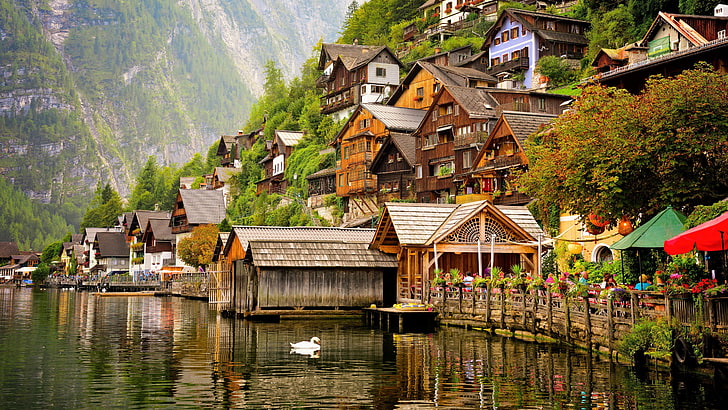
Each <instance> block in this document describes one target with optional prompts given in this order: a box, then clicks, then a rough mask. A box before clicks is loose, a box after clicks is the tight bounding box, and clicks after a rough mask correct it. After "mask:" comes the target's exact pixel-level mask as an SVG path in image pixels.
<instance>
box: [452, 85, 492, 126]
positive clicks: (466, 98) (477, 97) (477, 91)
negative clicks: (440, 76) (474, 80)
mask: <svg viewBox="0 0 728 410" xmlns="http://www.w3.org/2000/svg"><path fill="white" fill-rule="evenodd" d="M445 90H446V91H447V92H449V93H450V95H452V98H454V99H455V101H457V102H458V104H460V106H461V107H462V108H463V109H464V110H465V111H467V112H468V115H469V116H470V117H471V118H473V117H495V115H496V114H495V108H496V107H497V106H498V102H497V101H496V100H495V99H494V98H493V97H491V96H490V95H489V94H488V91H487V90H486V89H483V88H470V87H457V86H445Z"/></svg>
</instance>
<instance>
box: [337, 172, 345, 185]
mask: <svg viewBox="0 0 728 410" xmlns="http://www.w3.org/2000/svg"><path fill="white" fill-rule="evenodd" d="M338 182H339V186H341V187H343V186H344V174H339V181H338Z"/></svg>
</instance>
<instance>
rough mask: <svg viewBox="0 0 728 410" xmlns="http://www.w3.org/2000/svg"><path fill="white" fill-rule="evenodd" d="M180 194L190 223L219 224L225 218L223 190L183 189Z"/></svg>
mask: <svg viewBox="0 0 728 410" xmlns="http://www.w3.org/2000/svg"><path fill="white" fill-rule="evenodd" d="M179 195H180V196H181V197H182V203H183V206H184V209H185V213H186V214H187V223H188V224H189V225H201V224H219V223H220V222H222V220H223V219H225V200H224V198H223V193H222V191H218V190H210V189H181V190H179Z"/></svg>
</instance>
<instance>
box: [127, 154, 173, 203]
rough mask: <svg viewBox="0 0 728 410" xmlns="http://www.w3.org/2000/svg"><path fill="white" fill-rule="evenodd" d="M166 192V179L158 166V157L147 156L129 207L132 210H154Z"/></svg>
mask: <svg viewBox="0 0 728 410" xmlns="http://www.w3.org/2000/svg"><path fill="white" fill-rule="evenodd" d="M165 194H166V192H165V190H164V181H163V179H162V178H161V175H160V169H159V167H158V166H157V159H156V158H155V157H153V156H149V157H148V158H147V162H146V164H144V167H143V168H142V169H141V171H139V175H138V176H137V178H136V185H135V186H134V189H132V192H131V199H130V200H129V208H130V209H132V210H154V209H155V207H156V206H159V203H160V202H161V201H162V200H163V196H164V195H165Z"/></svg>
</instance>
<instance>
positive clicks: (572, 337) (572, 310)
mask: <svg viewBox="0 0 728 410" xmlns="http://www.w3.org/2000/svg"><path fill="white" fill-rule="evenodd" d="M601 290H602V289H601V288H598V289H597V288H595V289H590V290H589V293H588V296H583V297H582V296H572V297H566V296H563V295H561V294H558V293H551V292H548V291H544V290H533V291H525V290H510V289H505V290H503V289H498V288H495V289H490V290H489V289H486V288H482V289H481V288H475V289H469V288H454V289H449V288H432V289H431V290H430V292H431V294H430V303H432V304H433V305H434V306H435V308H436V309H437V310H438V311H439V312H440V321H441V322H442V323H451V324H460V325H464V326H471V327H483V328H494V329H495V328H497V329H504V330H510V331H524V332H529V333H531V334H534V335H545V336H549V337H553V338H557V339H560V340H565V341H566V342H568V343H574V344H577V345H583V346H585V347H588V348H592V349H599V350H607V351H609V352H610V353H612V352H614V351H615V350H616V346H617V343H618V341H620V340H622V338H624V336H625V335H626V334H628V333H629V332H630V330H631V329H632V327H633V326H634V325H635V324H636V323H637V322H638V321H640V320H642V319H651V320H656V319H658V318H665V319H666V320H668V321H671V322H672V323H676V324H678V325H680V326H684V327H691V326H695V325H696V324H700V325H702V326H705V327H707V328H710V329H711V330H712V331H715V332H725V331H726V329H728V297H710V298H704V297H702V296H699V297H700V298H702V299H697V300H696V299H695V298H694V297H693V295H691V294H685V295H671V296H668V295H665V294H662V293H659V292H640V291H625V292H624V298H621V300H615V299H609V298H602V297H600V296H599V293H600V292H601ZM696 302H698V303H696ZM700 303H702V308H701V307H700V306H699V304H700Z"/></svg>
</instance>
